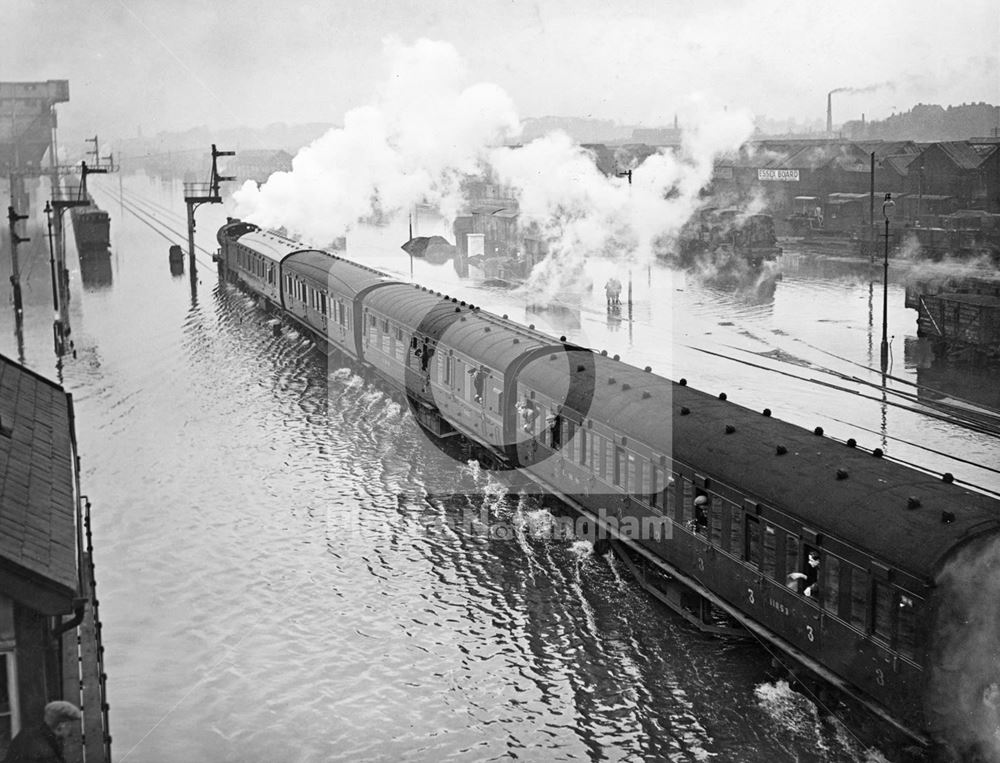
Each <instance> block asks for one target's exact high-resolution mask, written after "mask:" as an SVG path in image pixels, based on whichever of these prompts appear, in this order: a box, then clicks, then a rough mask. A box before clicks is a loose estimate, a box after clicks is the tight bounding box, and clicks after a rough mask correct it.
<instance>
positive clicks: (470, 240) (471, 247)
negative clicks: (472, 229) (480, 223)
mask: <svg viewBox="0 0 1000 763" xmlns="http://www.w3.org/2000/svg"><path fill="white" fill-rule="evenodd" d="M465 240H466V242H467V244H468V252H469V257H475V256H476V255H477V254H478V255H479V256H480V257H482V256H483V255H485V254H486V234H484V233H469V234H467V235H466V237H465Z"/></svg>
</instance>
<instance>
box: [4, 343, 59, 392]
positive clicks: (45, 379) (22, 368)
mask: <svg viewBox="0 0 1000 763" xmlns="http://www.w3.org/2000/svg"><path fill="white" fill-rule="evenodd" d="M0 362H4V363H7V364H9V365H12V366H16V367H17V369H18V370H19V371H21V372H22V373H26V374H28V375H29V376H34V377H35V378H36V379H38V380H39V381H42V382H45V383H46V384H48V385H49V386H50V387H52V388H53V389H57V390H59V391H60V392H64V393H65V394H69V393H66V391H65V390H64V389H63V388H62V385H60V384H58V383H57V382H54V381H52V379H50V378H48V377H47V376H42V375H41V374H40V373H38V372H37V371H32V370H31V369H30V368H28V367H27V366H24V365H21V364H20V363H18V362H17V361H16V360H13V359H11V358H8V357H7V356H6V355H4V354H3V353H2V352H0Z"/></svg>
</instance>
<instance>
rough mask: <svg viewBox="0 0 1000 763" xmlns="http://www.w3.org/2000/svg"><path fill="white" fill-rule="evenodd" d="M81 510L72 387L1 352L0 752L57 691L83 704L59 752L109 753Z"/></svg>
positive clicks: (85, 509)
mask: <svg viewBox="0 0 1000 763" xmlns="http://www.w3.org/2000/svg"><path fill="white" fill-rule="evenodd" d="M89 510H90V506H89V503H87V502H86V501H85V499H84V498H83V497H82V496H81V494H80V474H79V469H78V460H77V445H76V436H75V433H74V429H73V401H72V398H71V396H70V395H68V394H67V393H66V392H64V391H63V390H62V388H61V387H59V386H58V385H56V384H54V383H53V382H50V381H48V380H47V379H45V378H43V377H42V376H39V375H38V374H36V373H34V372H33V371H30V370H28V369H27V368H25V367H23V366H21V365H18V364H17V363H15V362H14V361H12V360H9V359H7V358H5V357H4V356H2V355H0V756H2V755H5V754H6V750H7V746H8V745H9V743H10V740H11V739H12V738H13V736H14V735H16V734H17V733H18V731H19V730H20V729H22V728H24V727H26V726H30V725H35V724H37V723H40V722H41V719H42V716H43V710H44V708H45V705H46V704H47V703H48V702H51V701H53V700H57V699H62V700H67V701H70V702H72V703H73V704H75V705H77V706H78V707H80V708H81V709H82V710H83V712H84V727H83V733H82V735H79V734H74V736H73V737H72V738H71V739H70V740H69V741H68V744H67V749H66V751H65V752H66V759H67V761H79V760H82V759H83V757H84V753H85V754H86V760H87V762H88V763H93V761H98V762H99V763H100V762H102V761H108V760H110V745H111V739H110V735H109V734H108V728H107V702H106V698H105V679H104V670H103V655H102V649H101V646H100V627H99V621H98V618H97V611H96V609H97V605H96V600H95V599H94V597H93V586H94V578H93V563H92V559H91V545H90V526H89V516H90V515H89Z"/></svg>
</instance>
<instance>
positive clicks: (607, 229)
mask: <svg viewBox="0 0 1000 763" xmlns="http://www.w3.org/2000/svg"><path fill="white" fill-rule="evenodd" d="M384 47H385V55H386V59H387V61H388V63H389V77H388V79H387V81H386V83H385V85H384V86H383V87H382V88H381V89H380V91H379V92H378V93H377V94H376V97H375V98H374V100H373V102H372V103H371V104H370V105H368V106H364V107H360V108H357V109H354V110H352V111H350V112H348V113H347V114H346V115H345V117H344V125H343V127H341V128H336V129H333V130H330V132H328V133H327V134H326V135H324V136H323V137H322V138H320V139H319V140H317V141H315V142H314V143H313V144H312V145H310V146H308V147H306V148H304V149H302V150H301V151H300V152H299V154H298V155H297V156H296V157H295V159H294V160H293V162H292V171H291V172H282V173H275V174H274V175H272V176H271V178H270V179H269V180H268V181H267V182H266V183H265V184H264V185H263V186H260V187H259V188H258V187H257V186H256V185H255V184H254V183H252V182H247V183H246V184H244V186H243V187H242V188H240V189H239V190H238V191H237V192H236V193H235V194H234V198H235V200H236V202H237V213H238V214H239V215H240V216H241V217H243V218H244V219H246V220H249V221H251V222H255V223H257V224H259V225H262V226H264V227H277V226H284V227H285V228H287V229H289V230H290V231H292V232H293V233H297V234H299V235H300V236H302V237H303V238H306V239H310V240H312V241H314V242H316V243H319V244H322V243H323V242H328V241H331V240H333V239H335V238H337V237H339V236H343V235H345V234H347V233H348V232H349V231H350V230H351V229H352V228H353V227H355V226H357V225H359V224H363V223H382V222H388V221H390V220H393V219H398V218H399V217H402V218H404V219H405V216H406V214H407V213H408V212H409V210H410V209H412V207H413V205H414V204H417V203H420V204H427V205H431V206H433V207H435V208H437V209H438V211H439V212H441V214H442V215H443V216H445V217H446V218H448V219H453V218H454V217H455V216H456V215H457V214H458V213H459V212H460V211H461V210H462V207H463V205H464V200H463V199H462V196H461V184H462V182H463V180H465V179H468V178H472V177H479V178H487V179H489V180H490V181H492V182H495V183H499V184H501V185H504V186H509V187H510V188H511V189H513V190H514V192H515V194H516V196H517V198H518V201H519V205H520V209H519V217H518V220H519V224H520V226H521V229H522V231H529V232H531V233H533V234H536V235H538V236H539V237H541V238H543V239H544V240H545V242H546V244H547V246H548V249H549V251H550V253H551V254H550V257H549V258H547V260H546V262H545V263H544V264H543V266H542V267H541V268H540V269H536V270H537V271H538V272H536V273H534V274H532V277H531V279H530V281H529V284H528V287H527V288H528V289H529V290H531V291H534V292H536V293H537V296H542V297H544V296H546V295H551V294H555V293H559V292H561V291H564V290H565V289H566V288H571V289H572V288H574V287H579V285H580V281H585V280H586V276H585V272H584V271H585V269H584V263H585V262H586V260H587V258H589V257H607V258H613V259H616V260H619V261H629V262H635V263H642V262H646V261H648V260H649V259H650V258H651V257H652V255H653V245H654V242H655V241H656V240H657V239H661V238H663V237H664V236H671V235H675V234H676V232H677V230H678V229H679V228H680V227H681V225H683V224H684V222H685V221H686V220H687V219H688V218H689V217H690V216H691V214H692V213H693V212H694V211H695V209H696V208H697V207H698V205H699V199H698V195H699V192H700V191H701V189H702V188H703V187H704V186H706V185H707V184H708V182H709V180H710V178H711V173H712V166H713V159H714V157H715V156H716V155H717V154H718V153H720V152H722V151H731V150H733V149H735V148H736V147H738V146H739V145H741V144H742V143H743V142H744V141H745V140H746V139H747V138H749V136H750V135H751V132H752V129H753V123H752V117H751V115H750V114H749V113H746V112H727V111H725V110H723V109H721V108H714V109H713V108H712V107H710V106H709V105H708V104H707V102H705V101H699V102H697V103H696V106H697V109H696V110H695V114H696V115H695V117H694V118H693V119H692V122H693V123H692V124H690V125H688V126H687V128H686V129H685V131H684V136H685V137H684V140H685V142H684V145H683V147H682V149H681V150H680V151H679V152H677V153H676V154H675V153H660V154H657V155H654V156H651V157H649V158H647V159H646V160H645V161H644V162H643V163H642V164H641V165H639V166H638V167H636V168H634V171H633V175H632V183H631V184H629V182H628V181H627V180H626V179H625V178H622V177H616V176H611V177H606V176H604V175H603V174H602V173H601V172H600V171H599V170H598V169H597V167H596V165H595V163H594V161H593V160H592V158H591V157H590V156H589V155H588V153H587V151H586V150H585V149H583V148H582V147H580V146H578V145H576V144H574V143H573V142H572V141H571V140H570V139H569V138H568V137H567V136H566V135H563V134H550V135H547V136H545V137H544V138H540V139H538V140H536V141H533V142H532V143H530V144H528V145H525V146H521V147H510V146H505V145H504V143H505V142H510V141H511V140H513V139H516V136H517V135H518V134H519V131H520V122H519V119H518V116H517V114H516V111H515V109H514V105H513V102H512V100H511V99H510V97H509V96H508V95H507V94H506V93H504V92H503V90H501V89H500V88H499V87H497V86H495V85H491V84H476V85H471V86H465V85H464V84H463V83H464V80H465V77H464V73H463V64H462V61H461V58H460V57H459V55H458V53H457V51H456V50H455V49H454V47H452V46H451V45H450V44H448V43H444V42H433V41H430V40H425V39H422V40H418V41H417V42H416V43H414V44H413V45H404V44H402V43H401V42H400V41H399V40H397V39H394V38H390V39H388V40H386V42H385V45H384ZM621 169H622V170H626V169H630V168H628V167H622V168H621ZM348 255H350V252H349V251H348Z"/></svg>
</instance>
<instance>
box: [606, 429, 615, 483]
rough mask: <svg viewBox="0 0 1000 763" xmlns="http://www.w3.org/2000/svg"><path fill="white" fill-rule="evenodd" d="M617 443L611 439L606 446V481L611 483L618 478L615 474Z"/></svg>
mask: <svg viewBox="0 0 1000 763" xmlns="http://www.w3.org/2000/svg"><path fill="white" fill-rule="evenodd" d="M615 464H616V462H615V441H614V439H609V440H606V441H605V444H604V481H605V482H611V481H612V480H615V479H616V478H617V475H616V473H615V469H616V465H615Z"/></svg>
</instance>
